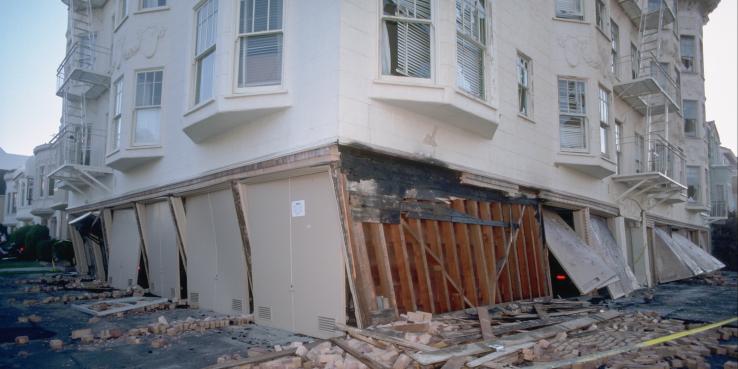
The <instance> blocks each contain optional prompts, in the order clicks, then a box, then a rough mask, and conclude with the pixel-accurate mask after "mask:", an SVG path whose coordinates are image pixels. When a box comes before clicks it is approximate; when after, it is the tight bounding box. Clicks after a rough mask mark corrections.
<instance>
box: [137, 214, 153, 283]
mask: <svg viewBox="0 0 738 369" xmlns="http://www.w3.org/2000/svg"><path fill="white" fill-rule="evenodd" d="M133 205H134V206H133V208H134V210H135V211H134V213H135V214H136V225H137V226H138V236H139V240H140V242H141V254H140V255H141V258H142V259H143V265H144V273H146V280H148V281H149V286H150V285H151V274H150V273H149V246H148V242H147V240H146V234H147V233H146V205H144V204H143V203H140V202H136V203H134V204H133Z"/></svg>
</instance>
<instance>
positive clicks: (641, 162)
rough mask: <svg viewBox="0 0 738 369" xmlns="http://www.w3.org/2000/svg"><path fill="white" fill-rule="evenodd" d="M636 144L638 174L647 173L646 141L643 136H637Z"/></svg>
mask: <svg viewBox="0 0 738 369" xmlns="http://www.w3.org/2000/svg"><path fill="white" fill-rule="evenodd" d="M635 143H636V155H635V168H636V173H642V172H645V171H646V140H645V139H644V138H643V136H642V135H640V134H638V133H636V134H635Z"/></svg>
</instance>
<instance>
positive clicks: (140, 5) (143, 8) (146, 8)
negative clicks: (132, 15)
mask: <svg viewBox="0 0 738 369" xmlns="http://www.w3.org/2000/svg"><path fill="white" fill-rule="evenodd" d="M159 1H164V5H157V6H144V3H145V2H146V0H138V10H139V11H152V10H157V9H163V8H166V7H168V6H169V3H168V2H167V1H168V0H156V2H157V3H158V2H159ZM175 1H176V0H175Z"/></svg>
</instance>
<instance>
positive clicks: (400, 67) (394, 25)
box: [382, 0, 432, 78]
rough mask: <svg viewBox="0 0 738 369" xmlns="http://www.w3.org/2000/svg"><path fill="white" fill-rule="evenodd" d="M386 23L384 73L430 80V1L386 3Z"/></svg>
mask: <svg viewBox="0 0 738 369" xmlns="http://www.w3.org/2000/svg"><path fill="white" fill-rule="evenodd" d="M382 23H383V27H382V74H385V75H396V76H406V77H417V78H430V76H431V24H432V21H431V3H430V0H384V1H383V15H382Z"/></svg>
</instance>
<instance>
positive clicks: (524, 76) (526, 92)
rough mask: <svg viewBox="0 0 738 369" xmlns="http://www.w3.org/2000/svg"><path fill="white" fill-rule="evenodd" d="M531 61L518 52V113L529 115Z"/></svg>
mask: <svg viewBox="0 0 738 369" xmlns="http://www.w3.org/2000/svg"><path fill="white" fill-rule="evenodd" d="M530 69H531V61H530V59H529V58H528V57H526V56H524V55H521V54H518V63H517V74H518V113H520V114H522V115H525V116H526V117H530V113H531V112H530V107H531V101H530V96H531V88H530V87H531V86H530Z"/></svg>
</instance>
